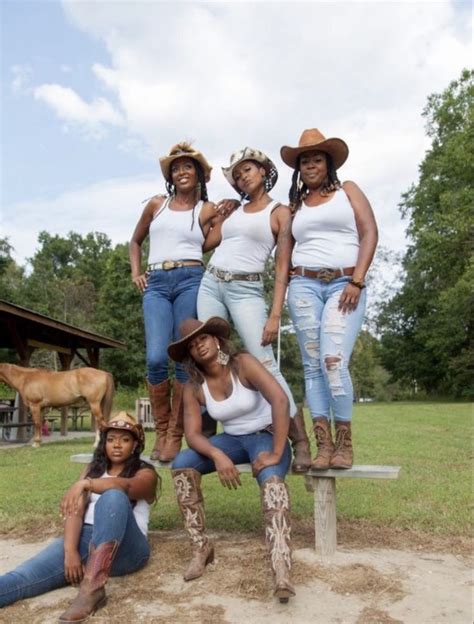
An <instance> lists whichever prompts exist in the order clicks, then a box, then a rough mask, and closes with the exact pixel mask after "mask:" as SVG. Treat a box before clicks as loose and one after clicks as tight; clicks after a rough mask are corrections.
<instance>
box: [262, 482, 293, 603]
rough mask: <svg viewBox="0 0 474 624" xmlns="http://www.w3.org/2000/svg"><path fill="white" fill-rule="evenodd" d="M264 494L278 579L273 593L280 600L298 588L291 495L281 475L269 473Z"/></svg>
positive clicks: (267, 531)
mask: <svg viewBox="0 0 474 624" xmlns="http://www.w3.org/2000/svg"><path fill="white" fill-rule="evenodd" d="M261 496H262V510H263V517H264V520H265V541H266V542H267V547H268V551H269V554H270V558H271V564H272V569H273V575H274V580H275V589H274V592H273V594H274V595H275V596H276V597H277V598H279V600H280V602H288V600H289V598H290V596H294V595H295V590H294V588H293V585H292V584H291V521H290V497H289V494H288V488H287V486H286V483H285V482H284V481H283V480H282V479H281V478H280V477H277V476H273V477H270V478H269V479H267V480H266V481H264V483H263V484H262V485H261Z"/></svg>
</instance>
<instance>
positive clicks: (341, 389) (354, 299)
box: [281, 129, 377, 470]
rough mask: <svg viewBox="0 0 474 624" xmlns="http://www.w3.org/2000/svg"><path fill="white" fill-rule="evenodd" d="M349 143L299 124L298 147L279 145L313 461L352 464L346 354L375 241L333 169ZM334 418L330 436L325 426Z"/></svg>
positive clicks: (366, 210) (363, 207)
mask: <svg viewBox="0 0 474 624" xmlns="http://www.w3.org/2000/svg"><path fill="white" fill-rule="evenodd" d="M348 154H349V149H348V147H347V145H346V143H345V142H344V141H343V140H342V139H338V138H331V139H326V138H325V137H324V136H323V135H322V134H321V132H320V131H319V130H316V129H311V130H305V131H304V132H303V134H302V135H301V138H300V142H299V145H298V147H287V146H285V147H282V148H281V157H282V160H283V161H284V162H285V163H286V164H287V165H288V166H290V167H292V168H293V169H294V173H293V180H292V185H291V189H290V194H289V196H290V205H291V207H292V208H293V210H294V218H293V224H292V234H293V238H294V239H295V242H296V243H295V247H294V249H293V254H292V270H291V281H290V286H289V290H288V306H289V309H290V314H291V318H292V320H293V324H294V326H295V330H296V335H297V338H298V342H299V346H300V350H301V355H302V359H303V366H304V373H305V382H306V398H307V401H308V406H309V409H310V413H311V417H312V419H313V423H314V431H315V435H316V441H317V445H318V454H317V457H316V459H315V460H314V461H313V463H312V467H313V468H316V469H321V470H324V469H327V468H350V467H351V466H352V463H353V450H352V435H351V419H352V402H353V389H352V381H351V377H350V373H349V368H348V366H349V360H350V357H351V353H352V349H353V347H354V344H355V341H356V338H357V335H358V333H359V331H360V328H361V326H362V322H363V319H364V312H365V300H366V290H365V282H364V280H365V276H366V274H367V271H368V269H369V267H370V264H371V262H372V258H373V256H374V253H375V248H376V246H377V225H376V222H375V218H374V214H373V212H372V208H371V206H370V204H369V202H368V200H367V198H366V196H365V195H364V193H363V192H362V191H361V190H360V188H359V187H358V186H357V184H355V183H354V182H344V183H343V184H341V182H340V181H339V179H338V177H337V169H339V167H341V165H343V164H344V162H345V160H346V159H347V156H348ZM331 415H332V417H333V419H334V424H335V434H336V436H335V443H334V442H333V438H332V433H331Z"/></svg>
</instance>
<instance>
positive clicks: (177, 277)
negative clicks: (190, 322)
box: [143, 266, 204, 385]
mask: <svg viewBox="0 0 474 624" xmlns="http://www.w3.org/2000/svg"><path fill="white" fill-rule="evenodd" d="M203 273H204V267H201V266H190V267H180V268H178V269H172V270H171V271H163V270H162V269H159V270H157V271H151V272H150V273H149V274H148V278H147V279H148V286H147V288H146V290H145V292H144V294H143V318H144V322H145V337H146V363H147V378H148V381H149V382H150V383H151V384H154V385H155V384H159V383H161V382H162V381H165V379H168V351H167V349H168V345H169V343H170V342H172V341H174V340H178V339H179V338H181V335H180V333H179V326H180V325H181V323H182V322H183V321H184V320H185V319H187V318H196V299H197V293H198V289H199V284H200V282H201V278H202V275H203ZM175 366H176V379H177V380H178V381H179V382H181V383H185V382H186V381H187V376H186V373H185V372H184V370H183V367H182V366H181V364H178V363H177V364H176V365H175Z"/></svg>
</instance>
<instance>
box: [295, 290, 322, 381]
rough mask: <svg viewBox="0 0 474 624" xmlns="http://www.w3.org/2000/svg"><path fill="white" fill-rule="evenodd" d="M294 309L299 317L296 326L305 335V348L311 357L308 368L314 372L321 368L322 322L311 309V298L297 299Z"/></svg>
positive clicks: (310, 371)
mask: <svg viewBox="0 0 474 624" xmlns="http://www.w3.org/2000/svg"><path fill="white" fill-rule="evenodd" d="M294 311H295V315H296V316H297V317H298V319H297V322H296V328H297V329H298V331H299V332H301V334H303V336H304V343H303V346H304V350H305V352H306V354H307V355H308V357H309V358H310V361H309V362H308V363H307V370H308V373H309V374H311V373H313V374H314V373H316V372H319V371H320V370H321V362H320V343H319V340H318V337H319V328H320V326H321V324H320V322H319V321H318V320H317V319H316V316H315V314H314V313H313V312H312V310H311V301H310V300H309V299H296V301H295V307H294Z"/></svg>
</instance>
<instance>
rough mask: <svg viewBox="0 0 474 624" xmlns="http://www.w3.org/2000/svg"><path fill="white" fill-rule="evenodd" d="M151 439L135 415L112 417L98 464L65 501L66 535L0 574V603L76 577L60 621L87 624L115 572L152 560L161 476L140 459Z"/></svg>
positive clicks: (96, 454) (97, 453)
mask: <svg viewBox="0 0 474 624" xmlns="http://www.w3.org/2000/svg"><path fill="white" fill-rule="evenodd" d="M144 445H145V435H144V432H143V428H142V426H141V425H140V424H138V423H137V422H136V421H135V419H134V418H132V416H130V414H127V412H119V413H118V414H117V415H116V416H112V418H111V419H110V420H109V422H108V423H107V424H106V426H105V428H104V429H103V430H102V431H101V435H100V440H99V444H98V445H97V448H96V449H95V451H94V456H93V457H92V461H91V463H90V464H89V465H88V466H87V468H86V469H85V470H84V472H83V474H82V475H81V476H80V478H79V479H78V481H76V482H75V483H74V484H73V485H72V486H71V487H70V488H69V489H68V491H67V492H66V493H65V495H64V497H63V499H62V502H61V507H60V510H61V515H62V517H63V519H64V537H62V538H58V539H56V540H54V541H53V542H51V543H50V544H48V545H47V546H46V547H45V548H44V549H43V550H41V551H40V552H39V553H38V554H37V555H35V556H34V557H32V558H31V559H28V560H27V561H25V562H23V563H22V564H20V565H19V566H18V567H17V568H16V569H15V570H12V571H11V572H8V573H6V574H4V575H0V607H6V606H7V605H9V604H12V603H13V602H16V601H17V600H22V599H24V598H29V597H31V596H38V595H39V594H44V593H46V592H48V591H52V590H53V589H57V588H58V587H64V586H65V585H68V584H69V583H71V584H74V585H79V592H78V594H77V596H76V598H74V600H73V601H72V602H71V604H70V605H69V607H68V609H67V610H66V611H65V612H64V613H63V614H62V615H61V616H60V617H59V622H63V623H64V624H66V623H72V622H85V621H86V620H87V619H88V618H89V616H91V615H92V614H93V613H95V612H96V611H97V610H98V609H99V608H100V607H102V606H103V605H104V604H105V602H106V595H105V584H106V582H107V579H108V577H109V576H110V575H111V576H122V575H124V574H130V573H132V572H135V571H136V570H139V569H141V568H142V567H143V566H144V565H145V564H146V563H147V561H148V558H149V556H150V547H149V545H148V541H147V531H148V520H149V515H150V507H151V504H152V503H153V502H154V501H155V500H156V489H157V485H158V479H159V478H158V475H157V474H156V472H155V469H154V467H153V466H152V465H151V464H148V463H147V462H144V461H143V460H142V459H141V458H140V453H141V452H142V451H143V447H144ZM5 615H6V614H5ZM8 619H9V618H8V616H6V618H5V620H3V621H7V620H8ZM29 619H31V617H30V618H29ZM9 621H13V619H12V620H9Z"/></svg>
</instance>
